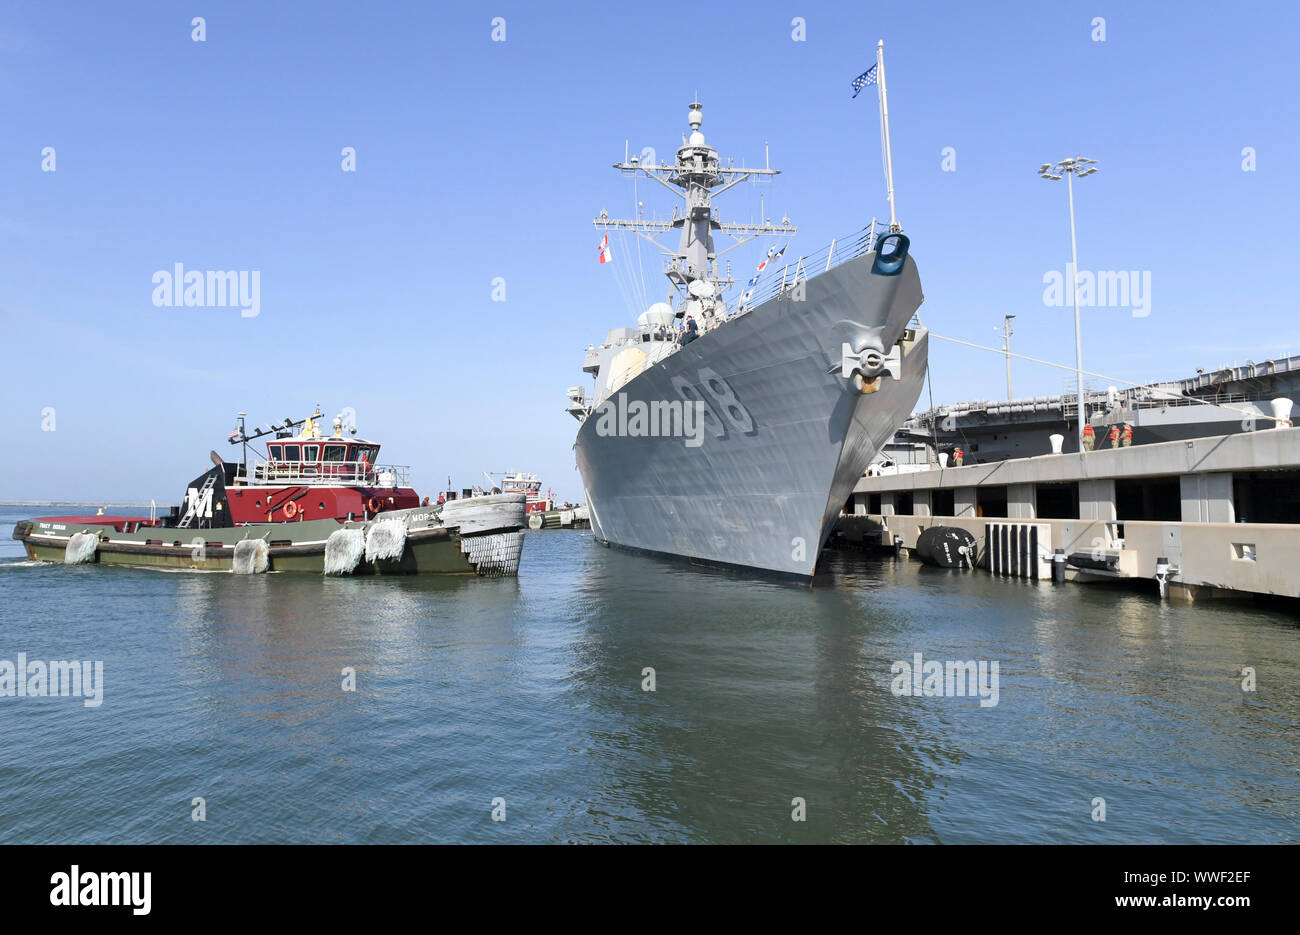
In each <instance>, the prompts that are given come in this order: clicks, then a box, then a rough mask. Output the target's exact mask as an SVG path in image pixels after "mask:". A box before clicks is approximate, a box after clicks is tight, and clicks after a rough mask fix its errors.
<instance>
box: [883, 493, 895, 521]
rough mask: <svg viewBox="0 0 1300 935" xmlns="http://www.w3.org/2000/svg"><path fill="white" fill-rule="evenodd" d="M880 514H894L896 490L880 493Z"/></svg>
mask: <svg viewBox="0 0 1300 935" xmlns="http://www.w3.org/2000/svg"><path fill="white" fill-rule="evenodd" d="M880 515H881V516H894V515H895V513H894V492H893V491H892V490H886V491H883V492H882V493H881V494H880Z"/></svg>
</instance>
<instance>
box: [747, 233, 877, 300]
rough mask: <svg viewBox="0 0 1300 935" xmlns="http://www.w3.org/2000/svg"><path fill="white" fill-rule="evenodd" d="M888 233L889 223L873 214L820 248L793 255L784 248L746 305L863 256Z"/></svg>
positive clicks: (781, 293)
mask: <svg viewBox="0 0 1300 935" xmlns="http://www.w3.org/2000/svg"><path fill="white" fill-rule="evenodd" d="M887 233H889V225H888V224H887V223H885V222H884V221H878V220H876V219H875V218H872V219H871V223H870V224H868V225H867V226H866V227H864V228H862V229H861V230H858V231H854V232H853V233H852V234H850V235H848V236H847V237H836V238H834V239H833V240H832V241H831V242H830V243H828V244H827V245H826V246H824V247H822V248H821V249H820V250H816V251H814V252H812V253H807V254H799V255H798V256H796V257H790V256H789V255H788V251H787V255H785V256H783V257H782V258H781V260H782V264H781V265H780V266H768V268H767V269H765V270H763V274H762V276H761V277H760V279H759V281H758V284H757V285H756V286H755V287H754V294H753V295H752V296H751V297H750V299H749V301H748V302H746V303H745V308H757V307H758V306H760V305H762V304H763V303H764V302H767V301H769V300H771V299H774V298H776V297H777V296H780V295H784V294H785V293H786V292H789V291H791V290H792V289H794V288H795V287H796V286H797V285H799V284H800V283H803V282H807V281H808V280H809V279H811V278H813V277H814V276H817V275H819V274H821V273H827V272H830V271H831V270H832V269H834V268H835V267H836V266H840V265H841V264H843V263H847V262H848V261H849V260H854V259H857V258H858V257H860V256H865V255H866V254H868V253H870V252H871V251H872V250H874V249H876V242H877V241H878V240H879V239H880V237H881V235H883V234H887Z"/></svg>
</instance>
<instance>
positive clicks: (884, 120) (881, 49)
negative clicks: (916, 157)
mask: <svg viewBox="0 0 1300 935" xmlns="http://www.w3.org/2000/svg"><path fill="white" fill-rule="evenodd" d="M876 84H877V85H878V86H879V88H880V125H881V128H882V131H883V134H884V143H885V185H886V187H887V188H888V189H889V229H890V230H891V231H898V230H902V228H901V227H899V226H898V216H897V214H896V213H895V212H894V153H893V150H892V149H891V147H890V145H889V95H888V94H887V93H886V92H885V40H884V39H881V40H880V41H879V42H877V43H876Z"/></svg>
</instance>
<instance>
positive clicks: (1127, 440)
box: [1119, 422, 1133, 448]
mask: <svg viewBox="0 0 1300 935" xmlns="http://www.w3.org/2000/svg"><path fill="white" fill-rule="evenodd" d="M1119 444H1120V447H1121V448H1127V447H1128V446H1129V445H1131V444H1133V424H1132V423H1131V422H1125V423H1124V431H1123V432H1122V433H1120V436H1119Z"/></svg>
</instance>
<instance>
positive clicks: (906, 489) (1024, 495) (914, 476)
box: [838, 427, 1300, 599]
mask: <svg viewBox="0 0 1300 935" xmlns="http://www.w3.org/2000/svg"><path fill="white" fill-rule="evenodd" d="M936 525H941V526H956V527H960V528H962V529H965V530H967V531H968V532H970V533H971V534H973V535H974V536H975V537H976V539H977V541H978V544H979V563H980V564H981V565H982V566H984V567H986V568H987V567H992V568H994V569H1001V568H1002V567H1003V565H1004V564H1005V561H1006V560H1007V559H1008V556H1007V555H1006V554H1004V553H1005V551H1006V549H1007V548H1008V545H1007V543H1012V545H1013V547H1014V548H1015V549H1018V550H1019V553H1018V554H1023V553H1024V550H1025V548H1026V546H1025V543H1027V542H1029V541H1031V533H1032V541H1033V542H1034V545H1035V551H1036V554H1035V555H1033V556H1032V557H1030V558H1029V561H1028V563H1027V564H1026V562H1025V561H1023V560H1020V559H1019V558H1018V557H1017V555H1011V556H1010V557H1009V558H1010V560H1011V566H1010V567H1014V568H1016V569H1018V572H1019V576H1020V577H1034V578H1050V575H1051V563H1052V559H1053V556H1054V553H1055V552H1056V550H1058V549H1059V550H1063V551H1064V553H1065V556H1066V558H1067V567H1066V579H1067V580H1073V581H1080V582H1088V581H1102V580H1113V579H1146V580H1149V581H1152V582H1156V584H1157V586H1159V587H1160V588H1161V590H1162V592H1167V593H1168V595H1169V596H1170V597H1173V598H1182V599H1202V598H1207V597H1214V596H1224V595H1227V594H1230V593H1232V592H1246V593H1251V594H1272V595H1283V596H1287V597H1300V429H1296V428H1291V427H1284V428H1280V429H1264V430H1260V431H1255V432H1248V433H1241V434H1233V435H1219V436H1212V437H1207V438H1196V439H1189V440H1185V441H1174V442H1164V443H1160V444H1149V445H1140V446H1137V447H1131V448H1114V449H1105V450H1101V451H1093V452H1085V453H1079V452H1073V453H1069V454H1060V455H1040V456H1038V457H1033V458H1018V459H1011V460H1007V461H999V462H995V463H990V464H974V465H969V466H965V467H948V468H941V467H938V466H936V467H934V468H933V469H930V470H921V471H913V472H909V473H891V474H883V475H879V476H868V477H863V478H862V479H861V480H860V481H859V482H858V484H857V486H856V487H855V488H854V491H853V495H852V498H851V501H850V504H849V510H848V512H847V513H846V515H844V516H842V517H841V520H840V525H839V527H838V532H839V534H840V536H841V537H842V539H843V540H845V541H850V542H861V541H863V539H864V537H865V538H867V539H871V538H874V539H875V540H876V541H879V542H880V543H882V544H891V543H894V542H895V541H896V539H897V538H899V537H901V539H902V544H903V548H905V549H909V550H910V549H912V548H914V547H915V544H916V538H917V536H918V535H920V533H921V532H922V531H923V530H925V529H926V528H927V527H929V526H936ZM990 539H992V540H993V541H991V542H990V541H989V540H990ZM991 550H992V552H993V554H992V556H990V551H991ZM999 560H1002V564H1000V562H999ZM1160 560H1164V561H1163V562H1161V561H1160Z"/></svg>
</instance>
